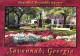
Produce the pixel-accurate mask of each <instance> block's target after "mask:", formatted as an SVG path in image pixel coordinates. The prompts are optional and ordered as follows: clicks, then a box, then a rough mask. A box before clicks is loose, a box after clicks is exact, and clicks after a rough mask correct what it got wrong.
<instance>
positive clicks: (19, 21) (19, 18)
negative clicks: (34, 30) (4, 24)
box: [18, 16, 20, 24]
mask: <svg viewBox="0 0 80 56" xmlns="http://www.w3.org/2000/svg"><path fill="white" fill-rule="evenodd" d="M19 23H20V17H19V16H18V24H19Z"/></svg>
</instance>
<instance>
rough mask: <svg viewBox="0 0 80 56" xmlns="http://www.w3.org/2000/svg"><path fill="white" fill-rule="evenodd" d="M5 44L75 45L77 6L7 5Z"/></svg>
mask: <svg viewBox="0 0 80 56" xmlns="http://www.w3.org/2000/svg"><path fill="white" fill-rule="evenodd" d="M4 46H5V47H17V46H26V47H76V7H25V6H21V7H19V6H5V37H4Z"/></svg>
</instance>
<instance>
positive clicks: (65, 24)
mask: <svg viewBox="0 0 80 56" xmlns="http://www.w3.org/2000/svg"><path fill="white" fill-rule="evenodd" d="M65 25H66V16H65V15H64V23H63V27H65Z"/></svg>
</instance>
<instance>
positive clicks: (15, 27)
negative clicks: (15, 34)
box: [8, 25, 20, 29]
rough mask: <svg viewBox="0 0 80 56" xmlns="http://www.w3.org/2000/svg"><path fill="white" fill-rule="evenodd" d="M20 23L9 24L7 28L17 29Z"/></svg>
mask: <svg viewBox="0 0 80 56" xmlns="http://www.w3.org/2000/svg"><path fill="white" fill-rule="evenodd" d="M19 27H20V25H9V27H8V28H9V29H18V28H19Z"/></svg>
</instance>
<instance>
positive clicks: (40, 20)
mask: <svg viewBox="0 0 80 56" xmlns="http://www.w3.org/2000/svg"><path fill="white" fill-rule="evenodd" d="M41 15H42V13H41V12H40V19H39V27H42V19H41Z"/></svg>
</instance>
